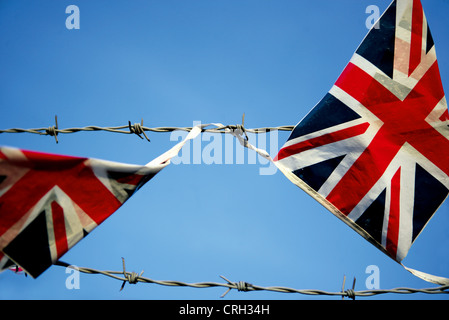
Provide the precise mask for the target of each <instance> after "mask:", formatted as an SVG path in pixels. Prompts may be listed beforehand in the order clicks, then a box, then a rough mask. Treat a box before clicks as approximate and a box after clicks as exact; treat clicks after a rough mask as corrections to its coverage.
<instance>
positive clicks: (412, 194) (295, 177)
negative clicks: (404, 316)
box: [274, 0, 449, 262]
mask: <svg viewBox="0 0 449 320" xmlns="http://www.w3.org/2000/svg"><path fill="white" fill-rule="evenodd" d="M447 112H448V111H447V104H446V99H445V95H444V91H443V87H442V83H441V79H440V73H439V69H438V63H437V58H436V54H435V46H434V42H433V38H432V35H431V33H430V28H429V26H428V23H427V20H426V17H425V15H424V11H423V8H422V5H421V2H420V1H419V0H397V1H393V2H392V3H391V5H390V6H389V7H388V9H387V10H386V11H385V13H384V14H383V15H382V17H381V18H380V20H379V21H378V23H377V24H376V25H375V26H374V27H373V28H372V29H371V30H370V31H369V33H368V35H367V36H366V37H365V39H364V40H363V42H362V43H361V45H360V46H359V48H358V49H357V51H356V52H355V54H354V55H353V57H352V58H351V60H350V62H349V63H348V65H347V66H346V68H345V69H344V71H343V72H342V74H341V75H340V77H339V78H338V80H337V81H336V83H335V85H334V86H333V87H332V88H331V90H330V91H329V92H328V93H327V94H326V95H325V97H324V98H323V99H322V100H321V101H320V102H319V103H318V104H317V105H316V106H315V107H314V108H313V109H312V110H311V112H310V113H309V114H308V115H307V116H306V117H305V118H304V119H303V120H301V121H300V122H299V123H298V125H296V126H295V128H294V130H293V131H292V133H291V135H290V137H289V138H288V140H287V142H286V143H285V144H284V145H283V147H282V148H281V150H280V151H279V153H278V155H277V157H276V158H275V159H274V161H275V163H276V165H277V166H278V167H279V168H280V169H281V171H282V172H283V173H284V174H285V175H286V176H287V177H288V178H289V179H290V180H291V181H292V182H293V183H295V184H296V185H298V186H299V187H301V188H302V189H304V190H305V191H307V192H308V193H309V194H310V195H311V196H313V197H314V198H315V199H316V200H318V201H319V202H320V203H321V204H323V205H324V206H325V207H326V208H327V209H329V210H330V211H331V212H332V213H333V214H335V215H336V216H337V217H339V218H340V219H341V220H343V221H344V222H345V223H347V224H348V225H349V226H350V227H352V228H353V229H354V230H355V231H357V232H358V233H359V234H361V235H362V236H363V237H365V238H366V239H367V240H369V241H370V242H371V243H373V244H374V245H375V246H377V247H378V248H379V249H380V250H382V251H383V252H384V253H386V254H387V255H388V256H390V257H391V258H393V259H394V260H395V261H397V262H401V261H402V260H403V259H404V258H405V257H406V255H407V253H408V251H409V249H410V247H411V246H412V244H413V242H414V241H415V240H416V238H417V237H418V235H419V234H420V233H421V232H422V230H423V229H424V227H425V226H426V224H427V223H428V221H429V219H430V218H431V217H432V216H433V214H434V213H435V212H436V211H437V209H438V208H439V206H440V205H441V204H442V203H443V201H444V200H445V199H446V197H447V196H448V194H449V127H448V122H447Z"/></svg>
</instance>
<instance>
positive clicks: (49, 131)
mask: <svg viewBox="0 0 449 320" xmlns="http://www.w3.org/2000/svg"><path fill="white" fill-rule="evenodd" d="M244 118H245V115H243V117H242V124H236V125H223V126H219V127H216V128H210V129H206V128H204V129H202V132H211V133H229V129H230V130H241V131H242V132H243V133H245V134H246V132H249V133H254V134H259V133H267V132H270V131H292V130H293V128H294V126H292V125H287V126H277V127H261V128H251V129H246V128H245V127H244ZM192 128H193V127H171V126H170V127H155V128H150V127H145V126H144V125H143V119H142V120H141V122H140V123H134V124H131V121H128V124H127V125H122V126H115V127H100V126H86V127H75V128H65V129H60V128H59V127H58V118H57V116H55V125H54V126H50V127H43V128H34V129H22V128H10V129H0V133H32V134H39V135H49V136H53V137H55V140H56V143H58V134H60V133H62V134H68V133H75V132H81V131H105V132H114V133H122V134H136V135H137V136H139V137H140V138H141V139H144V137H145V139H146V140H148V141H150V139H149V138H148V136H147V135H146V133H145V132H173V131H191V130H192ZM125 129H127V130H125ZM141 135H143V136H144V137H142V136H141Z"/></svg>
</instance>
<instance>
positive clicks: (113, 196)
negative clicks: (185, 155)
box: [0, 147, 168, 278]
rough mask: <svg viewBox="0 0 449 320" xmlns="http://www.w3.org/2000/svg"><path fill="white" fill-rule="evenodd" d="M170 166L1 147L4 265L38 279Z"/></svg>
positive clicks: (0, 265)
mask: <svg viewBox="0 0 449 320" xmlns="http://www.w3.org/2000/svg"><path fill="white" fill-rule="evenodd" d="M167 164H168V162H165V163H164V162H160V163H156V164H151V163H150V164H148V165H146V166H138V165H127V164H122V163H116V162H110V161H104V160H98V159H91V158H81V157H71V156H62V155H55V154H48V153H39V152H34V151H26V150H20V149H16V148H9V147H2V148H0V269H6V268H8V267H11V265H16V266H20V267H21V268H22V269H23V270H25V271H26V272H27V273H28V274H30V275H31V276H32V277H33V278H36V277H38V276H39V275H40V274H42V272H44V271H45V270H46V269H47V268H48V267H50V266H51V265H52V264H53V263H55V262H56V261H57V260H58V259H59V258H60V257H61V256H62V255H64V254H65V253H66V252H67V251H68V250H69V249H70V248H72V247H73V246H74V245H75V244H76V243H77V242H78V241H80V240H81V239H82V238H84V237H85V236H86V235H87V234H89V233H90V232H91V231H92V230H93V229H94V228H95V227H97V226H98V225H99V224H101V223H102V222H103V221H104V220H105V219H106V218H108V217H109V216H110V215H111V214H112V213H114V212H115V211H116V210H117V209H118V208H119V207H120V206H121V205H122V204H123V203H124V202H125V201H126V200H127V199H128V198H129V197H130V196H131V195H132V194H133V193H134V192H136V191H137V190H138V189H139V188H140V187H142V186H143V185H144V184H145V183H146V182H147V181H149V180H150V179H151V178H152V177H153V176H154V175H156V174H157V173H158V172H159V171H160V170H161V169H162V168H163V167H165V166H166V165H167Z"/></svg>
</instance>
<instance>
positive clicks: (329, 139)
mask: <svg viewBox="0 0 449 320" xmlns="http://www.w3.org/2000/svg"><path fill="white" fill-rule="evenodd" d="M368 127H369V123H368V122H364V123H361V124H358V125H355V126H353V127H350V128H346V129H342V130H338V131H335V132H331V133H327V134H324V135H322V136H320V137H315V138H312V139H309V140H306V141H302V142H299V143H296V144H293V145H291V146H288V147H285V148H282V149H281V150H280V151H279V153H278V155H277V156H276V158H275V159H274V161H278V160H282V159H284V158H287V157H289V156H292V155H294V154H297V153H300V152H304V151H307V150H310V149H313V148H317V147H320V146H324V145H326V144H329V143H333V142H337V141H341V140H345V139H349V138H352V137H355V136H358V135H361V134H363V133H365V131H366V130H367V129H368Z"/></svg>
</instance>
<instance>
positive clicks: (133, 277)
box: [120, 258, 143, 291]
mask: <svg viewBox="0 0 449 320" xmlns="http://www.w3.org/2000/svg"><path fill="white" fill-rule="evenodd" d="M122 263H123V276H124V277H125V280H124V281H123V283H122V286H121V287H120V291H122V290H123V288H124V287H125V284H126V282H129V283H131V284H136V283H137V282H138V281H139V278H140V277H141V276H142V274H143V270H142V271H141V272H140V274H137V273H136V272H126V268H125V259H124V258H122Z"/></svg>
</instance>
